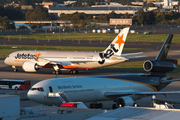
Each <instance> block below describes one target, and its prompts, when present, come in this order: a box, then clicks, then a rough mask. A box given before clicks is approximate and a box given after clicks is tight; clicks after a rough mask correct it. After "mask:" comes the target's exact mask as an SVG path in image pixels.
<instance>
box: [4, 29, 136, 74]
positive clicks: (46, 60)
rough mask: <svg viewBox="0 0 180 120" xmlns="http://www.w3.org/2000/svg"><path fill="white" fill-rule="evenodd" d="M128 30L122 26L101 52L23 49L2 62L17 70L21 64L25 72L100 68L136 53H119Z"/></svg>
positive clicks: (126, 58)
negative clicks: (49, 69) (44, 69)
mask: <svg viewBox="0 0 180 120" xmlns="http://www.w3.org/2000/svg"><path fill="white" fill-rule="evenodd" d="M128 32H129V28H124V29H123V30H122V31H121V32H120V33H119V34H118V35H117V37H116V38H115V39H114V40H113V41H112V43H111V44H110V45H109V46H108V47H107V49H106V50H104V51H103V52H70V51H32V50H31V51H30V50H29V51H27V50H26V51H25V50H24V51H17V52H13V53H11V54H10V55H9V56H8V57H7V58H6V59H5V60H4V62H5V64H7V65H11V66H12V67H13V68H14V71H17V68H16V67H18V66H22V68H23V70H24V71H26V72H36V71H37V70H39V69H40V68H54V70H55V71H53V73H54V74H59V73H60V69H70V73H78V71H77V69H94V68H101V67H104V66H109V65H113V64H117V63H120V62H124V61H125V60H128V59H129V58H128V57H125V56H127V55H134V54H136V53H129V54H124V55H123V54H121V53H122V50H123V47H124V43H125V40H126V37H127V34H128ZM131 58H132V57H131ZM134 58H136V57H135V56H134Z"/></svg>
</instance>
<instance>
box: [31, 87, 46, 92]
mask: <svg viewBox="0 0 180 120" xmlns="http://www.w3.org/2000/svg"><path fill="white" fill-rule="evenodd" d="M31 90H38V91H44V88H42V87H40V88H31Z"/></svg>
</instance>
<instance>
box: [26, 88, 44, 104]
mask: <svg viewBox="0 0 180 120" xmlns="http://www.w3.org/2000/svg"><path fill="white" fill-rule="evenodd" d="M27 97H28V98H29V99H30V100H32V101H34V102H38V103H44V102H45V101H46V99H45V98H46V94H45V93H41V92H39V91H36V90H29V91H28V93H27Z"/></svg>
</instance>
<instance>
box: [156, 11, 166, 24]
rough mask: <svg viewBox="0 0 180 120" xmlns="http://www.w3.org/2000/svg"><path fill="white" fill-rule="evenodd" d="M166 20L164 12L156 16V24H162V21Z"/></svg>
mask: <svg viewBox="0 0 180 120" xmlns="http://www.w3.org/2000/svg"><path fill="white" fill-rule="evenodd" d="M164 19H165V14H164V13H163V12H159V13H157V15H156V22H157V23H158V22H161V21H162V20H164Z"/></svg>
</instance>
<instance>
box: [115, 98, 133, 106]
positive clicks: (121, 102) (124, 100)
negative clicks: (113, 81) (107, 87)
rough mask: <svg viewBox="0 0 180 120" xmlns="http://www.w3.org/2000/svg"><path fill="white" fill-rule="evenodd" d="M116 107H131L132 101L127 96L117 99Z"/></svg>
mask: <svg viewBox="0 0 180 120" xmlns="http://www.w3.org/2000/svg"><path fill="white" fill-rule="evenodd" d="M116 105H117V107H124V106H133V105H134V100H133V99H132V98H131V97H129V96H125V97H119V98H117V100H116Z"/></svg>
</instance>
